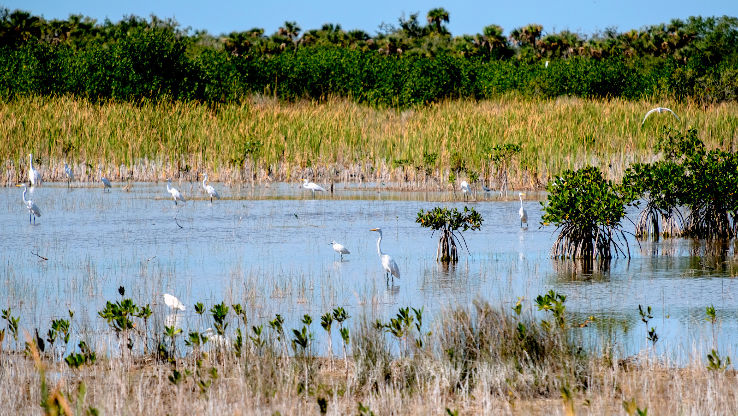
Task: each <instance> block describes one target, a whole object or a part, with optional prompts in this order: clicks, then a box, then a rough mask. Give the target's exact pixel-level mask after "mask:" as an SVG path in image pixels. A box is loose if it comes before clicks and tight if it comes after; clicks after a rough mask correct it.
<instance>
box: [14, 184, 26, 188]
mask: <svg viewBox="0 0 738 416" xmlns="http://www.w3.org/2000/svg"><path fill="white" fill-rule="evenodd" d="M24 186H26V184H24V183H18V184H16V185H15V187H16V188H22V187H24Z"/></svg>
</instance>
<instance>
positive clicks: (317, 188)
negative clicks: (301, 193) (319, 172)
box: [302, 179, 325, 197]
mask: <svg viewBox="0 0 738 416" xmlns="http://www.w3.org/2000/svg"><path fill="white" fill-rule="evenodd" d="M302 181H303V182H302V187H303V188H305V189H309V190H311V191H313V197H315V191H320V192H325V188H323V187H322V186H320V185H318V184H317V183H315V182H308V180H307V179H303V180H302Z"/></svg>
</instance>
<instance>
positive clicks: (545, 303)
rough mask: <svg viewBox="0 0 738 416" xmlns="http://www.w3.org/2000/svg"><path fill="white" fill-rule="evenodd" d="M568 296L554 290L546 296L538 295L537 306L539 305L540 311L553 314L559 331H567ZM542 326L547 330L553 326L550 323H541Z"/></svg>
mask: <svg viewBox="0 0 738 416" xmlns="http://www.w3.org/2000/svg"><path fill="white" fill-rule="evenodd" d="M565 302H566V295H562V294H560V293H557V292H555V291H553V290H549V291H548V293H546V294H545V295H538V296H537V297H536V304H537V305H538V310H539V311H547V312H551V314H552V315H553V316H554V321H555V322H556V326H557V327H558V328H559V329H562V330H563V329H566V317H565V316H564V313H565V312H566V305H564V303H565ZM541 326H543V327H544V328H546V329H550V328H551V324H550V323H549V322H548V321H545V320H544V321H541Z"/></svg>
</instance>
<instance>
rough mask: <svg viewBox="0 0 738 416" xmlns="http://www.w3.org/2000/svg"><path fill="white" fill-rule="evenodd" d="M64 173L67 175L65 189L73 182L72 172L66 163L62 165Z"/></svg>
mask: <svg viewBox="0 0 738 416" xmlns="http://www.w3.org/2000/svg"><path fill="white" fill-rule="evenodd" d="M64 173H66V174H67V188H69V187H70V186H71V184H72V181H73V180H74V172H73V171H72V168H70V167H69V165H67V164H66V163H64Z"/></svg>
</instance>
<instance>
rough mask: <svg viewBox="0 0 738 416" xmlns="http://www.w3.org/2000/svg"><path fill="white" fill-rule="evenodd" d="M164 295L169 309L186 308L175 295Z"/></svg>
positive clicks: (181, 309)
mask: <svg viewBox="0 0 738 416" xmlns="http://www.w3.org/2000/svg"><path fill="white" fill-rule="evenodd" d="M163 296H164V304H165V305H167V306H168V307H169V309H179V310H180V311H183V310H185V306H184V305H183V304H182V302H180V301H179V299H177V298H176V297H175V296H174V295H170V294H169V293H165V294H164V295H163Z"/></svg>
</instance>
